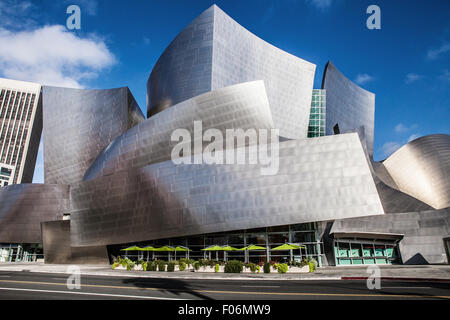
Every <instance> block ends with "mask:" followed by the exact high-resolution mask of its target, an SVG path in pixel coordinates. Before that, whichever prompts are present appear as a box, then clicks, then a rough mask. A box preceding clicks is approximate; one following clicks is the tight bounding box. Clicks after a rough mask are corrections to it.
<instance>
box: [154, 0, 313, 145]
mask: <svg viewBox="0 0 450 320" xmlns="http://www.w3.org/2000/svg"><path fill="white" fill-rule="evenodd" d="M315 69H316V66H315V65H314V64H312V63H310V62H307V61H305V60H303V59H300V58H297V57H295V56H293V55H291V54H289V53H287V52H284V51H282V50H280V49H278V48H276V47H274V46H273V45H271V44H269V43H267V42H265V41H264V40H262V39H260V38H258V37H257V36H255V35H254V34H252V33H250V32H249V31H248V30H246V29H245V28H243V27H242V26H241V25H239V24H238V23H237V22H236V21H234V20H233V19H232V18H230V17H229V16H228V15H227V14H226V13H224V12H223V11H222V10H221V9H220V8H218V7H217V6H216V5H213V6H212V7H210V8H209V9H208V10H206V11H205V12H204V13H202V14H201V15H200V16H199V17H198V18H197V19H195V20H194V21H193V22H191V23H190V24H189V25H188V26H187V27H186V29H185V30H183V31H182V32H181V33H180V34H179V35H178V36H177V37H176V38H175V40H174V41H173V42H172V43H171V44H170V45H169V47H168V48H167V49H166V50H165V51H164V53H163V54H162V56H161V58H160V59H159V60H158V62H157V63H156V65H155V67H154V69H153V71H152V73H151V75H150V78H149V81H148V83H147V97H148V115H149V116H150V115H153V114H156V113H157V112H160V111H162V110H164V109H166V108H168V107H170V106H172V105H175V104H177V103H179V102H181V101H183V100H187V99H189V98H192V97H195V96H196V95H199V94H202V93H204V92H208V91H211V90H218V89H221V88H224V87H227V86H231V85H234V84H238V83H242V82H248V81H255V80H264V82H265V85H266V90H267V95H268V98H269V103H270V108H271V112H272V117H273V119H274V124H275V127H276V128H278V129H280V135H281V136H283V137H286V138H292V139H296V138H304V137H306V135H307V131H308V122H309V111H310V107H311V96H312V89H313V82H314V74H315Z"/></svg>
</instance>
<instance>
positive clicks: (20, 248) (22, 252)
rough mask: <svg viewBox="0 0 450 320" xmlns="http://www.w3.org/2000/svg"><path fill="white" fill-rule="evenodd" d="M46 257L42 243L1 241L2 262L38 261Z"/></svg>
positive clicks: (0, 254) (0, 256) (0, 260)
mask: <svg viewBox="0 0 450 320" xmlns="http://www.w3.org/2000/svg"><path fill="white" fill-rule="evenodd" d="M41 259H44V254H43V251H42V245H41V244H11V243H0V262H37V261H38V260H41Z"/></svg>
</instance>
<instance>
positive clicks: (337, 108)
mask: <svg viewBox="0 0 450 320" xmlns="http://www.w3.org/2000/svg"><path fill="white" fill-rule="evenodd" d="M322 89H325V90H326V95H327V114H326V134H327V135H332V134H334V130H333V128H334V127H335V125H336V124H337V125H338V126H339V130H340V132H341V133H343V132H349V131H357V132H359V133H360V135H361V138H362V140H364V141H365V143H366V145H367V151H368V152H369V155H370V157H371V158H373V139H374V125H375V94H373V93H371V92H369V91H367V90H364V89H362V88H361V87H359V86H357V85H356V84H355V83H353V82H352V81H350V80H349V79H347V77H345V76H344V75H343V74H342V73H341V72H340V71H339V70H338V69H337V68H336V67H335V66H334V65H333V64H332V63H331V62H330V61H329V62H328V63H327V65H326V67H325V72H324V76H323V82H322Z"/></svg>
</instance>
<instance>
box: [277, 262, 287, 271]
mask: <svg viewBox="0 0 450 320" xmlns="http://www.w3.org/2000/svg"><path fill="white" fill-rule="evenodd" d="M277 269H278V273H286V272H287V271H288V269H289V266H288V265H287V264H286V263H280V264H279V265H278V268H277Z"/></svg>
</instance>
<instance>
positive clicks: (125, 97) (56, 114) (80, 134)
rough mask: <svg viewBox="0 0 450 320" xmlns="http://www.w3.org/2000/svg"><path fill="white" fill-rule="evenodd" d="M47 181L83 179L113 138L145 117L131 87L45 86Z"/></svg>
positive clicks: (44, 115)
mask: <svg viewBox="0 0 450 320" xmlns="http://www.w3.org/2000/svg"><path fill="white" fill-rule="evenodd" d="M42 95H43V127H44V158H45V161H44V169H45V170H44V175H45V183H49V184H53V183H55V184H69V183H72V182H78V181H81V180H82V178H83V175H84V173H85V172H86V170H87V168H88V167H89V165H91V163H92V162H93V161H94V160H95V158H96V157H97V156H98V154H99V153H100V151H102V150H103V149H104V148H105V147H106V146H107V145H108V144H109V143H110V142H111V141H113V140H114V139H115V138H117V137H118V136H119V135H120V134H122V133H123V132H125V131H127V130H128V129H129V128H130V127H132V126H134V125H136V124H137V123H139V122H141V121H143V120H144V116H143V114H142V112H141V111H140V109H139V106H138V105H137V103H136V102H135V100H134V98H133V97H132V96H131V92H130V91H129V89H128V88H119V89H110V90H82V89H69V88H56V87H47V86H44V87H43V93H42Z"/></svg>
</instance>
